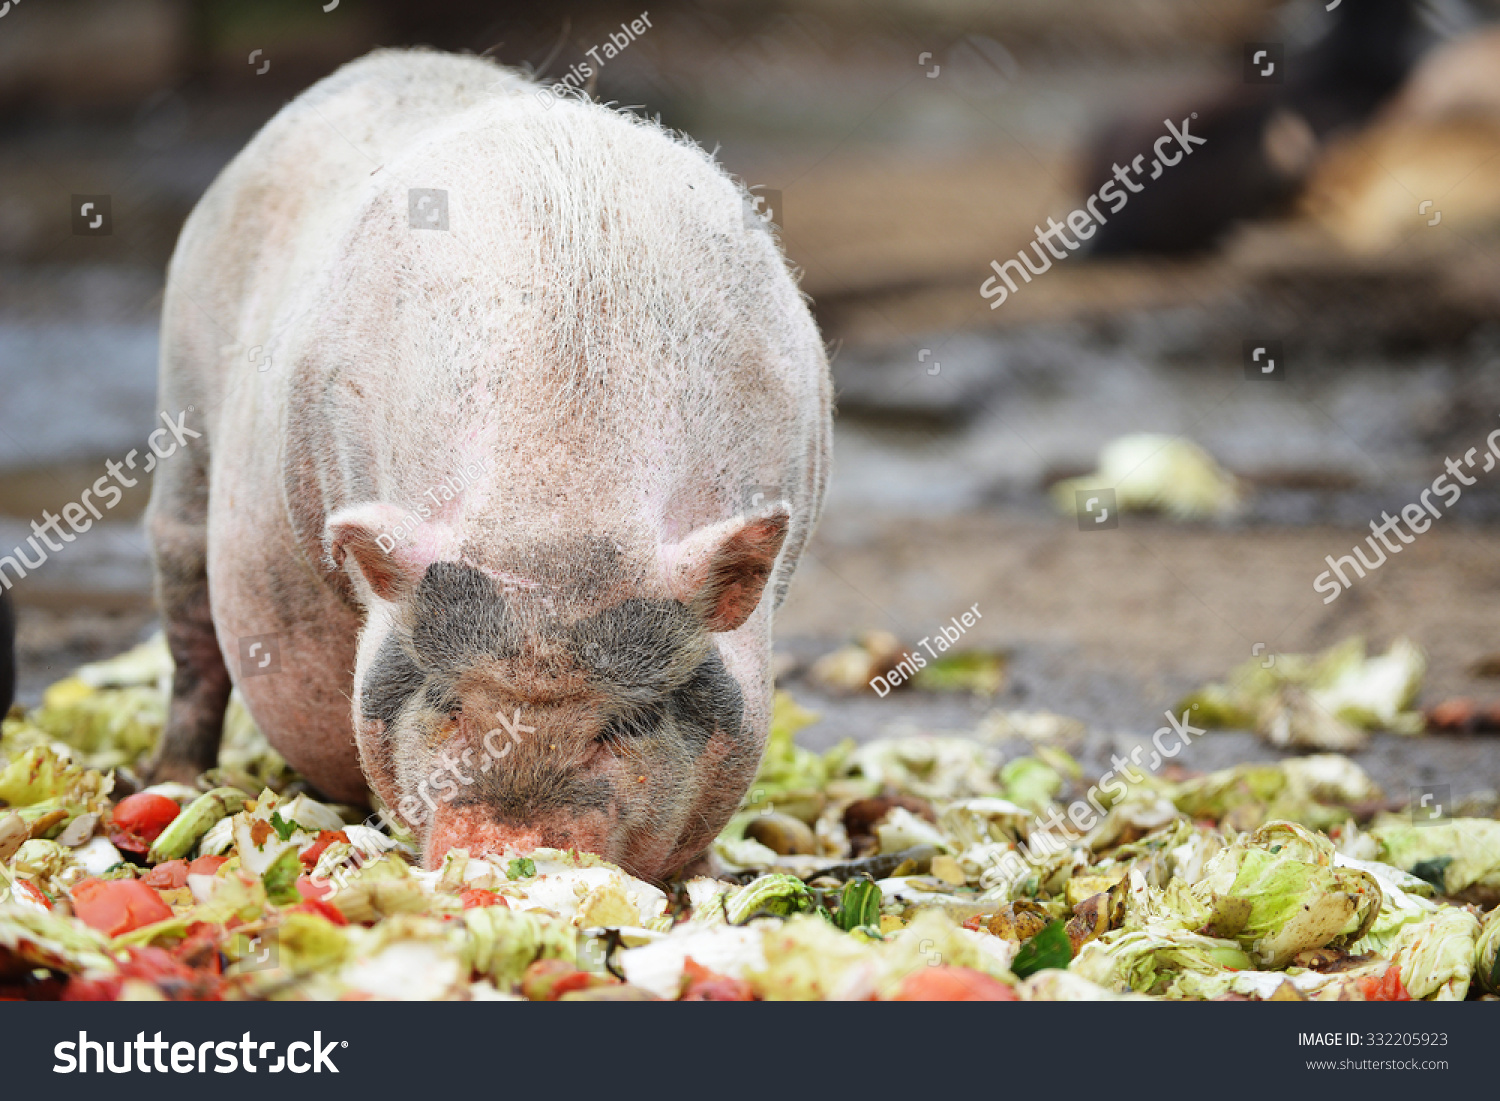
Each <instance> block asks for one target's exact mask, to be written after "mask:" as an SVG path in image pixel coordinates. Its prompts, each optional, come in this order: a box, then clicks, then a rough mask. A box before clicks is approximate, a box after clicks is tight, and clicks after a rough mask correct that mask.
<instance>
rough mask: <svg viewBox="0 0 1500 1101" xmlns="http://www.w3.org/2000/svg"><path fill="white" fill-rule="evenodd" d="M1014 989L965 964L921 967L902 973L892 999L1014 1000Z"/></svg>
mask: <svg viewBox="0 0 1500 1101" xmlns="http://www.w3.org/2000/svg"><path fill="white" fill-rule="evenodd" d="M1019 1000H1020V999H1019V998H1018V997H1017V996H1016V992H1015V991H1014V990H1012V989H1011V988H1010V987H1008V986H1006V985H1005V984H1004V983H1003V982H1000V981H999V980H997V979H993V978H991V977H990V976H988V975H986V974H985V973H984V972H982V971H974V970H972V969H970V968H968V967H924V968H922V969H920V970H918V971H914V972H912V973H911V974H910V975H908V976H906V979H905V980H904V981H903V982H902V983H901V987H900V989H899V990H897V991H896V994H895V996H894V997H892V998H891V1001H893V1002H1015V1001H1019Z"/></svg>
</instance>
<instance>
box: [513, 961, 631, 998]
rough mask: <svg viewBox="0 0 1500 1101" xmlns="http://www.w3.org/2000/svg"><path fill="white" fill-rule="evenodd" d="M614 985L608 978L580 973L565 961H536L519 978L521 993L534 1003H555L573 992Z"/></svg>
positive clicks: (589, 973) (612, 980) (586, 972)
mask: <svg viewBox="0 0 1500 1101" xmlns="http://www.w3.org/2000/svg"><path fill="white" fill-rule="evenodd" d="M615 983H616V980H615V979H612V978H609V977H608V976H603V975H595V974H593V973H592V972H589V971H580V970H578V969H577V968H576V967H574V966H573V965H572V964H571V963H568V962H567V961H565V960H537V961H536V962H535V963H533V964H532V965H531V966H530V967H528V968H527V969H526V974H525V975H523V976H522V977H521V993H522V994H523V995H524V996H525V997H527V998H529V999H530V1000H531V1001H534V1002H555V1001H557V999H558V998H561V997H562V996H563V995H564V994H568V993H571V992H572V991H574V990H588V989H591V988H593V987H596V986H610V985H614V984H615Z"/></svg>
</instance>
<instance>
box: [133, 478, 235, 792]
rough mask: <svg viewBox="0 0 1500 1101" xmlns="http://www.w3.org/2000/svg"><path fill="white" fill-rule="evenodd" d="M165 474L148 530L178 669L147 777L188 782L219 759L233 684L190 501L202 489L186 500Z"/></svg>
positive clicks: (204, 531)
mask: <svg viewBox="0 0 1500 1101" xmlns="http://www.w3.org/2000/svg"><path fill="white" fill-rule="evenodd" d="M182 465H183V466H186V465H187V464H185V463H184V464H182ZM165 466H166V464H164V467H165ZM188 476H189V477H191V476H192V475H188ZM167 477H169V475H168V470H167V469H163V470H162V473H161V474H160V475H158V482H157V484H156V486H155V487H154V489H153V493H152V498H151V514H150V517H149V519H148V530H149V532H150V535H151V547H152V554H153V557H154V559H155V563H156V596H157V601H158V602H159V606H160V608H161V613H162V617H163V619H164V620H165V622H166V635H167V645H168V647H169V648H170V649H171V651H172V660H173V662H174V663H175V664H176V666H177V670H176V673H175V674H174V675H173V677H172V702H171V707H170V709H169V710H168V712H167V729H166V732H165V733H164V734H163V735H162V739H161V744H160V745H159V746H158V747H157V752H156V758H155V760H153V761H152V763H151V766H150V769H149V779H150V780H151V781H152V782H154V783H159V782H161V781H163V780H180V781H182V782H183V783H189V784H190V783H192V782H193V781H194V780H196V779H197V778H198V775H199V774H200V773H202V772H203V771H205V770H206V769H210V768H213V767H214V766H215V765H216V764H217V763H218V759H219V736H220V734H221V733H222V732H223V728H224V709H225V707H226V706H228V703H229V692H230V689H231V687H232V685H231V683H230V679H229V670H228V669H226V668H225V667H224V657H223V655H222V654H221V653H220V651H219V642H218V639H217V637H216V636H215V634H214V622H213V616H212V614H211V612H210V609H209V600H208V522H207V515H206V512H203V511H201V510H199V509H197V508H196V507H195V506H196V502H197V501H199V500H202V501H206V498H207V493H201V494H197V495H195V496H189V497H187V499H186V500H185V499H184V497H182V496H178V495H177V494H176V493H174V492H173V491H174V489H175V488H177V487H175V486H173V485H172V484H171V483H169V482H166V480H165V479H166V478H167ZM184 496H186V495H184Z"/></svg>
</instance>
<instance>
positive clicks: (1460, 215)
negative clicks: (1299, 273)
mask: <svg viewBox="0 0 1500 1101" xmlns="http://www.w3.org/2000/svg"><path fill="white" fill-rule="evenodd" d="M1497 158H1500V27H1491V28H1488V29H1485V30H1482V31H1480V32H1478V33H1476V34H1472V35H1469V36H1466V37H1464V38H1461V39H1458V40H1456V41H1454V42H1451V43H1448V44H1446V45H1444V46H1441V47H1439V48H1438V49H1435V50H1433V51H1432V52H1431V53H1430V54H1428V55H1427V57H1426V58H1425V59H1423V61H1422V63H1421V65H1419V66H1418V67H1417V68H1416V70H1415V71H1414V72H1413V73H1412V74H1411V77H1410V78H1409V79H1408V80H1407V81H1406V83H1405V84H1404V85H1403V86H1402V88H1401V90H1400V92H1399V93H1398V94H1397V95H1396V96H1395V97H1394V98H1393V99H1392V100H1391V102H1390V103H1389V104H1387V105H1386V106H1384V107H1383V108H1382V109H1381V110H1380V112H1379V114H1378V115H1377V116H1376V118H1375V119H1374V120H1373V121H1372V122H1371V124H1370V125H1369V126H1367V127H1365V128H1363V129H1362V130H1360V131H1359V132H1358V133H1357V134H1351V135H1348V136H1345V137H1341V138H1340V139H1338V140H1336V141H1333V142H1330V143H1329V147H1328V149H1327V151H1326V153H1324V154H1323V155H1322V156H1320V157H1319V159H1318V165H1317V168H1316V169H1315V170H1314V172H1313V173H1312V175H1311V177H1310V178H1309V179H1308V181H1307V185H1306V187H1305V188H1304V191H1303V195H1302V199H1301V201H1300V203H1299V206H1300V207H1301V210H1302V212H1303V213H1304V214H1306V215H1307V216H1309V217H1311V218H1312V219H1313V220H1315V221H1316V222H1317V223H1318V224H1319V225H1320V226H1321V227H1322V228H1323V229H1324V230H1326V231H1327V232H1328V233H1329V234H1330V235H1331V236H1332V237H1333V238H1334V239H1335V240H1337V241H1338V242H1339V244H1340V245H1341V246H1342V247H1343V248H1344V249H1345V250H1346V251H1349V252H1353V253H1358V254H1364V255H1378V254H1380V253H1382V252H1385V251H1387V250H1389V249H1392V248H1394V247H1396V246H1397V245H1398V244H1399V243H1400V242H1401V241H1402V240H1403V239H1404V238H1406V237H1408V236H1409V235H1411V234H1413V233H1414V232H1417V231H1418V227H1421V226H1422V225H1423V224H1425V225H1427V226H1429V227H1434V228H1435V227H1437V226H1439V225H1441V226H1444V227H1445V228H1446V231H1447V232H1446V233H1445V234H1443V235H1441V236H1438V235H1432V236H1431V237H1430V238H1429V239H1430V240H1432V241H1434V242H1440V243H1449V244H1451V243H1452V242H1451V240H1449V235H1451V234H1457V235H1458V236H1459V238H1460V239H1462V240H1465V241H1474V240H1476V239H1477V238H1479V237H1480V236H1491V237H1493V236H1496V235H1497V234H1500V172H1496V171H1495V170H1494V167H1493V165H1494V163H1495V161H1496V159H1497ZM1424 199H1425V200H1428V201H1426V202H1420V200H1424ZM1419 215H1420V217H1419Z"/></svg>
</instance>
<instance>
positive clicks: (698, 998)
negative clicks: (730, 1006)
mask: <svg viewBox="0 0 1500 1101" xmlns="http://www.w3.org/2000/svg"><path fill="white" fill-rule="evenodd" d="M682 978H683V987H682V1000H683V1001H685V1002H753V1001H754V1000H755V991H754V990H752V989H751V988H750V984H749V983H747V982H746V981H745V980H744V979H731V978H730V977H729V976H728V975H721V974H719V973H718V972H717V971H710V970H709V969H708V968H706V967H704V966H703V965H702V964H701V963H699V962H698V961H697V960H695V959H693V957H692V956H689V957H688V958H687V959H686V960H685V961H683V967H682Z"/></svg>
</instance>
